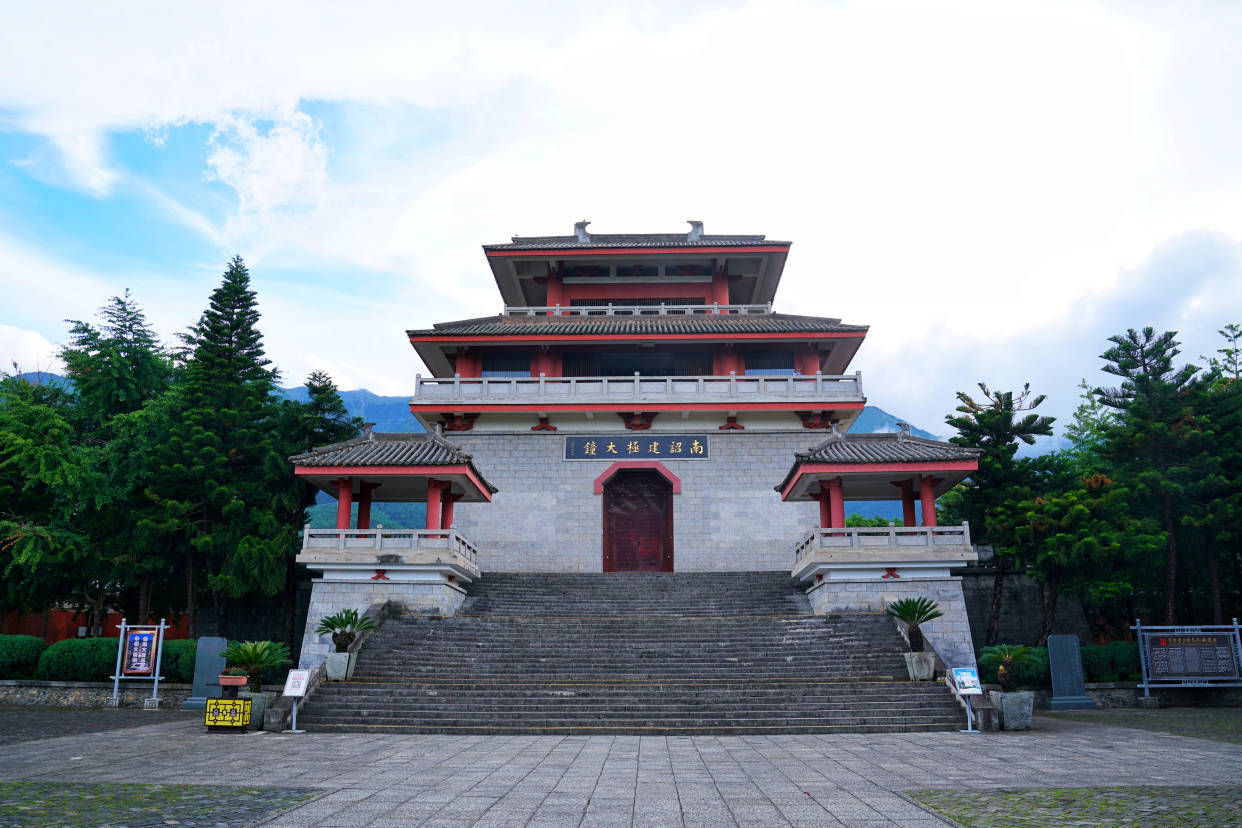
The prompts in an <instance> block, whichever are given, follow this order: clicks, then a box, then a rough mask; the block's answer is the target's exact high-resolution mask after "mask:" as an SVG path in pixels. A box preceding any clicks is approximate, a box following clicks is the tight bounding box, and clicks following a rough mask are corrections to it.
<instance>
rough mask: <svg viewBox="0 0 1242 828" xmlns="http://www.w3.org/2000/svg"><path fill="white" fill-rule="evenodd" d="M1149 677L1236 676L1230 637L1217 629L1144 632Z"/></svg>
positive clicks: (1235, 663) (1236, 666) (1236, 668)
mask: <svg viewBox="0 0 1242 828" xmlns="http://www.w3.org/2000/svg"><path fill="white" fill-rule="evenodd" d="M1146 637H1147V659H1148V664H1149V665H1150V669H1151V677H1152V678H1153V679H1196V678H1238V677H1239V675H1238V663H1237V659H1236V657H1235V655H1234V652H1233V636H1232V635H1230V634H1229V633H1221V632H1195V633H1172V634H1168V633H1163V634H1148V635H1147V636H1146Z"/></svg>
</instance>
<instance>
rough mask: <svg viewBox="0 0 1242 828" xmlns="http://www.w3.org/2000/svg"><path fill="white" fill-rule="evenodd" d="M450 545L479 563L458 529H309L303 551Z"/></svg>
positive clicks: (472, 548)
mask: <svg viewBox="0 0 1242 828" xmlns="http://www.w3.org/2000/svg"><path fill="white" fill-rule="evenodd" d="M444 548H448V549H449V550H450V551H452V552H453V553H454V554H456V555H461V556H462V557H464V558H466V559H467V560H469V561H470V562H471V563H474V564H476V565H477V564H478V562H479V549H478V547H477V546H475V545H474V544H473V543H471V542H470V540H469V539H467V538H466V536H465V535H463V534H461V533H460V532H458V531H457V530H456V529H306V530H304V531H303V532H302V551H303V552H309V551H312V550H326V549H339V550H342V551H344V550H353V549H374V550H375V551H376V552H396V551H410V550H420V549H444Z"/></svg>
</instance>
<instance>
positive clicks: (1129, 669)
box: [1104, 641, 1142, 681]
mask: <svg viewBox="0 0 1242 828" xmlns="http://www.w3.org/2000/svg"><path fill="white" fill-rule="evenodd" d="M1104 649H1105V650H1107V651H1108V657H1109V661H1110V662H1111V663H1112V671H1111V672H1112V674H1113V675H1115V676H1117V678H1116V679H1114V681H1138V680H1139V679H1141V678H1142V675H1141V668H1140V667H1139V649H1138V642H1137V641H1112V642H1110V643H1108V644H1105V645H1104Z"/></svg>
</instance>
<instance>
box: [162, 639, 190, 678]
mask: <svg viewBox="0 0 1242 828" xmlns="http://www.w3.org/2000/svg"><path fill="white" fill-rule="evenodd" d="M197 654H198V642H197V641H195V640H194V639H193V638H180V639H177V640H176V641H165V642H164V655H163V657H162V660H161V661H160V673H161V674H162V675H163V676H164V678H165V679H167V680H168V681H177V682H181V683H182V684H189V683H191V682H192V681H194V658H195V656H196V655H197Z"/></svg>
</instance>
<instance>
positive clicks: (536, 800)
mask: <svg viewBox="0 0 1242 828" xmlns="http://www.w3.org/2000/svg"><path fill="white" fill-rule="evenodd" d="M100 712H101V713H103V712H108V713H111V712H115V711H100ZM134 712H137V713H144V712H146V711H134ZM148 721H149V720H148ZM74 756H84V757H100V756H107V757H109V760H108V762H107V764H101V763H99V762H98V761H94V762H90V763H87V762H78V761H72V757H74ZM1122 768H1124V773H1125V777H1124V778H1125V779H1126V780H1127V781H1128V782H1133V783H1134V784H1137V785H1147V786H1160V785H1172V784H1175V783H1178V782H1180V781H1182V780H1184V779H1193V780H1194V781H1195V782H1196V784H1202V785H1223V786H1234V787H1236V786H1240V785H1242V746H1240V745H1234V744H1228V743H1224V742H1211V741H1205V740H1201V739H1188V738H1182V737H1178V736H1172V735H1167V734H1164V733H1158V732H1147V731H1139V730H1134V729H1124V728H1119V727H1106V726H1097V725H1094V724H1082V723H1078V722H1072V721H1063V720H1056V719H1051V718H1046V717H1037V719H1036V724H1035V729H1034V730H1032V731H1030V732H1027V733H999V734H984V735H980V736H971V735H966V734H958V733H931V734H839V735H832V736H822V735H807V736H739V737H707V736H704V737H663V736H658V737H636V736H627V737H613V736H598V737H563V736H492V737H485V736H451V735H444V736H439V735H428V736H388V735H379V736H377V735H372V734H314V733H311V734H305V735H301V736H293V735H283V734H250V735H245V736H222V735H218V734H207V733H205V732H204V731H203V730H202V729H201V727H199V726H198V725H197V721H196V720H195V721H193V722H185V721H180V722H178V721H163V722H161V723H160V724H155V725H147V726H145V727H139V728H137V729H134V730H125V731H116V730H104V731H101V732H96V733H90V734H81V735H70V736H64V737H60V738H51V739H46V740H43V741H25V742H22V743H20V744H18V745H16V746H14V747H12V748H10V749H9V750H8V756H6V762H5V763H3V764H0V779H10V780H31V781H38V782H54V783H57V784H59V783H61V782H80V781H90V782H102V781H111V780H114V781H118V782H124V781H131V780H133V779H135V778H144V779H150V780H151V781H152V782H155V783H169V784H176V783H186V782H192V781H199V782H201V781H202V780H203V779H212V780H220V781H222V782H230V781H231V782H234V783H235V784H237V785H251V784H253V783H254V782H255V781H258V780H262V781H264V782H265V783H267V782H273V783H274V784H276V785H285V786H298V787H315V788H317V789H320V790H322V791H324V793H325V796H323V797H322V798H320V799H317V800H314V801H311V802H309V803H307V804H305V805H303V806H301V807H299V808H296V809H295V810H292V811H289V812H287V813H284V814H281V815H280V816H278V817H277V818H276V819H275V820H273V821H272V822H271V823H270V824H271V825H273V826H302V825H339V826H347V825H380V826H384V825H420V824H421V825H480V826H488V825H545V824H546V825H558V826H559V825H583V826H588V827H589V826H592V825H595V826H602V827H603V828H611V826H629V828H633V826H635V825H653V826H664V825H694V826H711V828H717V826H729V825H739V824H752V823H755V824H759V823H762V824H765V825H773V824H775V825H785V824H790V825H798V826H802V825H806V826H818V825H865V824H877V825H879V824H882V825H889V826H891V825H906V826H924V825H934V824H945V823H944V822H943V821H942V820H940V819H938V818H937V817H936V816H934V815H933V814H932V813H930V812H928V811H924V810H922V809H920V808H919V807H918V806H916V805H913V804H912V803H911V802H910V801H909V800H907V799H905V798H904V797H903V796H902V794H901V791H905V790H927V789H942V790H949V791H956V792H959V793H962V794H965V795H970V794H982V795H984V796H986V795H987V794H988V793H989V792H991V791H995V790H998V789H1014V788H1019V787H1024V786H1032V785H1035V786H1042V787H1045V788H1066V787H1078V786H1082V787H1102V786H1112V785H1115V784H1116V782H1117V781H1118V779H1119V778H1120V777H1119V776H1118V774H1119V773H1121V771H1120V770H1119V769H1122ZM1194 824H1195V823H1194V822H1193V821H1188V822H1186V826H1187V828H1189V826H1192V825H1194Z"/></svg>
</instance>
